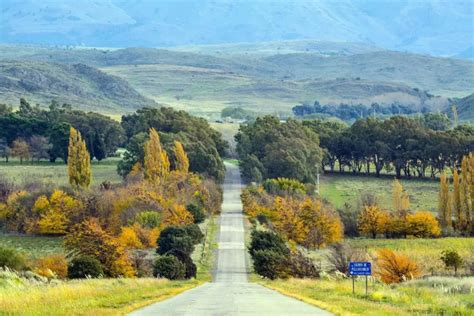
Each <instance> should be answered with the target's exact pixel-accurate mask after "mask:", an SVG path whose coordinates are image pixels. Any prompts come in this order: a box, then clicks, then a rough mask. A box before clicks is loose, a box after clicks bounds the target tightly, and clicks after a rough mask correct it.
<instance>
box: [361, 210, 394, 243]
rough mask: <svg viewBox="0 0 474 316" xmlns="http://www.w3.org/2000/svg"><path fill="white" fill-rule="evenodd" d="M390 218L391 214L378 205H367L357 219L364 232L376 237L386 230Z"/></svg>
mask: <svg viewBox="0 0 474 316" xmlns="http://www.w3.org/2000/svg"><path fill="white" fill-rule="evenodd" d="M389 220H390V216H389V214H388V213H387V212H385V211H382V210H381V209H380V208H379V207H378V206H377V205H366V206H365V207H364V209H363V210H362V212H361V213H360V215H359V218H358V219H357V226H358V229H359V231H360V232H361V233H362V234H364V235H369V236H372V238H376V237H377V235H378V234H382V233H385V232H386V230H387V223H388V222H389Z"/></svg>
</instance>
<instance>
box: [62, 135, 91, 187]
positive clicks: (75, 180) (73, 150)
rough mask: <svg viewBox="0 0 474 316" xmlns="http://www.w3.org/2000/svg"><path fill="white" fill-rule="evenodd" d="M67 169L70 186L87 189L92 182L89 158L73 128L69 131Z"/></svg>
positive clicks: (84, 145) (82, 142) (83, 144)
mask: <svg viewBox="0 0 474 316" xmlns="http://www.w3.org/2000/svg"><path fill="white" fill-rule="evenodd" d="M67 167H68V174H69V183H70V184H71V185H72V186H74V187H82V188H87V187H89V185H90V184H91V180H92V171H91V157H90V154H89V152H88V151H87V147H86V142H85V141H84V140H83V139H82V136H81V133H80V132H79V131H77V130H76V129H75V128H73V127H71V129H70V131H69V147H68V159H67Z"/></svg>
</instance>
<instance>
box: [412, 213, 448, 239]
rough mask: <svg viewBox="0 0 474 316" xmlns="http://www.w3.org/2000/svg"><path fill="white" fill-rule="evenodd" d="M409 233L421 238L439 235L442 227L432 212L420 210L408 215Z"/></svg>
mask: <svg viewBox="0 0 474 316" xmlns="http://www.w3.org/2000/svg"><path fill="white" fill-rule="evenodd" d="M407 234H408V235H411V236H414V237H419V238H429V237H438V236H439V235H440V234H441V228H440V226H439V223H438V221H437V220H436V218H435V217H434V216H433V214H432V213H431V212H428V211H418V212H416V213H415V214H409V215H408V216H407Z"/></svg>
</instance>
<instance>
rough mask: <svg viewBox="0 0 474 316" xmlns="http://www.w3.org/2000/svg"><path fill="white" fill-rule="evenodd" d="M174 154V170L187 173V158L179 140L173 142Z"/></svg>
mask: <svg viewBox="0 0 474 316" xmlns="http://www.w3.org/2000/svg"><path fill="white" fill-rule="evenodd" d="M174 156H175V158H176V170H177V171H180V172H184V173H187V172H188V171H189V159H188V155H187V154H186V151H184V147H183V144H181V142H179V141H175V142H174Z"/></svg>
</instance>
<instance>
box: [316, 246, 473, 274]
mask: <svg viewBox="0 0 474 316" xmlns="http://www.w3.org/2000/svg"><path fill="white" fill-rule="evenodd" d="M345 241H346V242H347V243H348V244H349V245H351V246H352V247H354V248H359V249H362V250H367V252H368V254H369V256H370V257H372V258H374V259H375V255H376V250H378V249H383V248H387V249H390V250H393V251H395V252H398V253H402V254H404V255H407V256H408V257H409V258H411V259H412V260H414V261H415V262H416V263H417V265H418V267H419V268H420V269H421V271H422V272H423V274H425V275H430V274H432V273H435V274H436V275H440V274H441V275H445V274H448V275H449V274H452V271H447V270H446V269H445V267H444V264H443V262H442V261H441V260H440V257H441V252H442V251H443V250H451V249H454V250H456V251H457V252H458V253H459V255H461V257H462V258H463V259H464V261H465V262H473V261H474V238H468V237H448V238H436V239H423V238H416V239H365V238H356V239H350V238H348V239H345ZM328 254H329V250H328V249H327V248H326V249H320V250H311V251H309V255H310V256H311V258H313V260H314V261H315V262H317V263H318V264H319V265H320V266H321V267H322V269H323V270H324V271H326V270H328V269H329V268H330V264H329V262H328V260H327V255H328ZM372 261H373V260H372ZM459 272H460V273H464V274H467V273H469V269H468V267H467V266H463V267H462V268H461V269H460V270H459Z"/></svg>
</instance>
